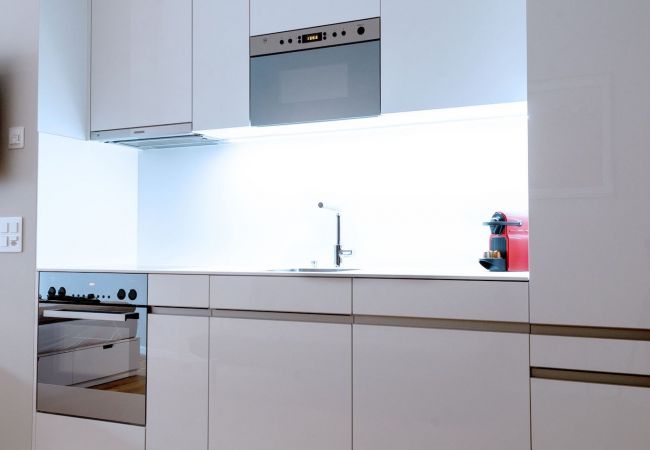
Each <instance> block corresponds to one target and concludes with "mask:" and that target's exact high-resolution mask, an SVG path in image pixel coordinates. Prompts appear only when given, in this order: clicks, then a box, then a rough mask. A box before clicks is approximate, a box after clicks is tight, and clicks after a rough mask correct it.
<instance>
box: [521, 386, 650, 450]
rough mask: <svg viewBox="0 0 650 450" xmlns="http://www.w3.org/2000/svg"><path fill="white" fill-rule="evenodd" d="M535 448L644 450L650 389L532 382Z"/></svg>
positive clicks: (649, 421) (648, 439) (649, 437)
mask: <svg viewBox="0 0 650 450" xmlns="http://www.w3.org/2000/svg"><path fill="white" fill-rule="evenodd" d="M531 419H532V443H533V450H612V449H617V450H647V448H648V443H649V442H650V426H648V424H650V389H648V388H639V387H629V386H610V385H603V384H591V383H577V382H567V381H555V380H535V379H533V380H531Z"/></svg>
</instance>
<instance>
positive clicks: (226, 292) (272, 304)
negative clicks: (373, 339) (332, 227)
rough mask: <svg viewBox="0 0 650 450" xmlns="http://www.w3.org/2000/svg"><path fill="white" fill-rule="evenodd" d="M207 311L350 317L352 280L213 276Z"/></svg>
mask: <svg viewBox="0 0 650 450" xmlns="http://www.w3.org/2000/svg"><path fill="white" fill-rule="evenodd" d="M210 307H211V308H219V309H241V310H254V311H255V310H256V311H285V312H301V313H320V314H350V313H351V311H352V280H351V279H350V278H334V277H293V276H288V277H283V276H277V275H275V276H268V277H263V276H262V277H257V276H226V275H224V276H213V277H211V279H210Z"/></svg>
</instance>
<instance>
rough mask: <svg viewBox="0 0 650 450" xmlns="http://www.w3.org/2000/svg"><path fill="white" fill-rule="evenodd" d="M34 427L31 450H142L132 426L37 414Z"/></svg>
mask: <svg viewBox="0 0 650 450" xmlns="http://www.w3.org/2000/svg"><path fill="white" fill-rule="evenodd" d="M35 429H36V430H35V439H34V449H35V450H90V449H92V450H116V449H119V450H144V427H140V426H136V425H124V424H121V423H113V422H104V421H101V420H88V419H79V418H77V417H67V416H58V415H55V414H42V413H37V414H36V426H35ZM7 450H9V449H7Z"/></svg>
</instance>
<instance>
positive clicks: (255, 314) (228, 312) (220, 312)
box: [211, 309, 352, 325]
mask: <svg viewBox="0 0 650 450" xmlns="http://www.w3.org/2000/svg"><path fill="white" fill-rule="evenodd" d="M211 311H212V317H223V318H229V319H256V320H283V321H289V322H316V323H338V324H348V325H350V324H352V316H348V315H339V314H314V313H292V312H276V311H243V310H232V309H213V310H211Z"/></svg>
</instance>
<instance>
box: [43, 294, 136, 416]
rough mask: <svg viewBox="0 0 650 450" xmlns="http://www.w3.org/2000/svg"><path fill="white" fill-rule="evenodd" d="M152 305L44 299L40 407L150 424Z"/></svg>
mask: <svg viewBox="0 0 650 450" xmlns="http://www.w3.org/2000/svg"><path fill="white" fill-rule="evenodd" d="M146 318H147V309H146V308H138V307H131V306H107V305H101V306H99V305H97V306H88V305H85V306H84V305H70V304H56V303H47V304H46V303H42V304H40V305H39V321H38V363H37V381H38V384H37V399H36V403H37V405H36V406H37V410H38V411H40V412H50V413H55V414H63V415H69V416H75V417H84V418H91V419H99V420H108V421H113V422H120V423H128V424H135V425H144V424H145V405H146V389H147V384H146V380H147V378H146V372H147V368H146V329H147V328H146V326H147V325H146Z"/></svg>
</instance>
